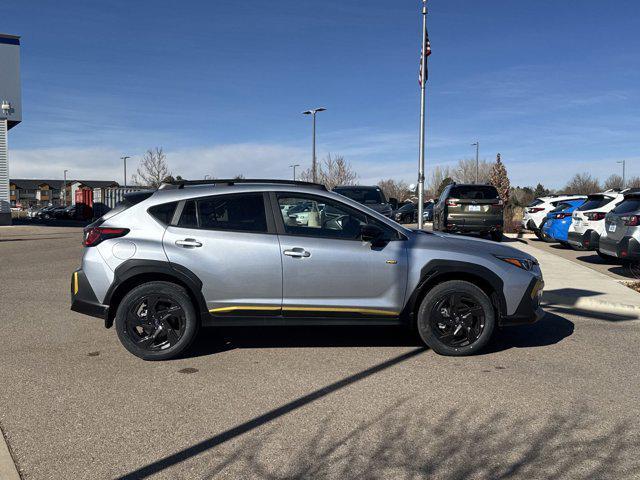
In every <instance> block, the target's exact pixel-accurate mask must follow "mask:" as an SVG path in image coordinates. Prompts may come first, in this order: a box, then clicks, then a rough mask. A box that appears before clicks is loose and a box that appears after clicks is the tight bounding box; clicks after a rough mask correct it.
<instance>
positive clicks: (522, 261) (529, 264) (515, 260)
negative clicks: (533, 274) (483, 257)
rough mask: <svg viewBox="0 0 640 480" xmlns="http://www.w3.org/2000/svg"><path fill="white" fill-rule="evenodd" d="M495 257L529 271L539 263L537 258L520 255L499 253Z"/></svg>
mask: <svg viewBox="0 0 640 480" xmlns="http://www.w3.org/2000/svg"><path fill="white" fill-rule="evenodd" d="M495 257H496V258H499V259H500V260H502V261H503V262H507V263H510V264H511V265H514V266H516V267H518V268H521V269H523V270H527V271H529V270H531V269H532V268H533V266H534V265H537V264H538V261H537V260H536V259H535V258H534V259H530V258H519V257H499V256H497V255H496V256H495Z"/></svg>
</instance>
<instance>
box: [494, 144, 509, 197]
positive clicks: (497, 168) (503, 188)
mask: <svg viewBox="0 0 640 480" xmlns="http://www.w3.org/2000/svg"><path fill="white" fill-rule="evenodd" d="M489 182H490V183H491V185H493V186H494V187H496V190H498V195H500V198H501V199H502V201H503V202H504V204H505V205H506V204H507V202H508V201H509V193H510V184H509V177H508V176H507V169H506V167H505V166H504V163H502V159H501V158H500V154H498V156H497V157H496V163H494V164H493V166H492V167H491V176H490V177H489Z"/></svg>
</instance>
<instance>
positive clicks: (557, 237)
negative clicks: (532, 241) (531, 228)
mask: <svg viewBox="0 0 640 480" xmlns="http://www.w3.org/2000/svg"><path fill="white" fill-rule="evenodd" d="M584 201H585V199H584V198H579V199H576V200H566V201H564V202H562V203H560V204H559V205H558V206H557V207H556V208H554V209H553V210H551V211H550V212H549V213H547V218H546V219H545V220H544V223H543V225H542V233H543V235H544V240H545V241H547V242H560V243H567V240H568V236H569V225H571V220H572V214H573V211H574V210H575V209H576V208H578V207H579V206H580V205H582V204H583V203H584Z"/></svg>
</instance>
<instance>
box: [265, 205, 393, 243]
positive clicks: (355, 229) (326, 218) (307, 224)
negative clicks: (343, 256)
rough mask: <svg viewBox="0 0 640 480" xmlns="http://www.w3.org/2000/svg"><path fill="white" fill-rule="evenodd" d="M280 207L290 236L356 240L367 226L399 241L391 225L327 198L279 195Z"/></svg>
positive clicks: (286, 230)
mask: <svg viewBox="0 0 640 480" xmlns="http://www.w3.org/2000/svg"><path fill="white" fill-rule="evenodd" d="M278 206H279V207H280V213H281V214H282V220H283V222H284V229H285V232H286V233H287V234H288V235H305V236H314V237H324V238H339V239H345V240H356V239H358V238H360V230H361V228H362V226H363V225H367V224H375V225H376V226H378V227H380V228H382V229H383V230H384V232H385V236H386V237H387V239H389V240H391V239H397V238H398V233H397V232H396V231H395V230H394V229H392V228H391V227H389V226H388V225H385V224H384V223H382V222H379V221H378V220H376V219H375V218H372V217H369V216H368V215H366V214H365V213H362V212H360V211H358V210H356V209H353V208H351V207H349V206H347V205H344V204H341V203H339V202H334V201H332V200H329V199H326V198H322V197H296V196H293V195H292V196H288V195H278Z"/></svg>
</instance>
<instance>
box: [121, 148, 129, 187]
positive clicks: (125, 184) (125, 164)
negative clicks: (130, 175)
mask: <svg viewBox="0 0 640 480" xmlns="http://www.w3.org/2000/svg"><path fill="white" fill-rule="evenodd" d="M127 158H131V157H130V156H128V155H125V156H124V157H120V160H122V161H123V162H124V186H125V187H126V186H127Z"/></svg>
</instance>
